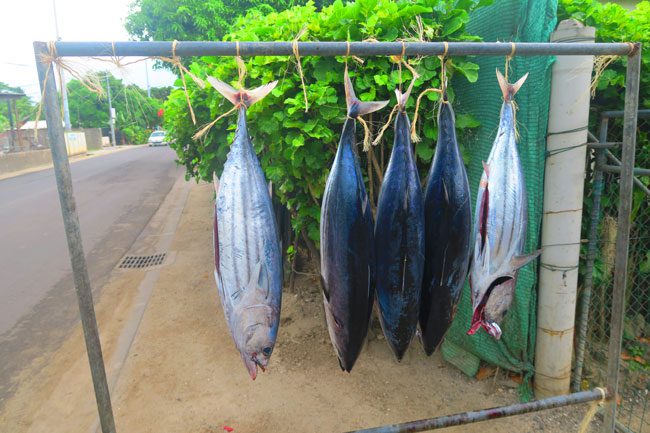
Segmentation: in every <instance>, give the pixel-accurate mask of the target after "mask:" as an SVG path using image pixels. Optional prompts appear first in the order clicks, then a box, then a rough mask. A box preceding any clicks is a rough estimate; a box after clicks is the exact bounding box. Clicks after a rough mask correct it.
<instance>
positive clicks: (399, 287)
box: [375, 83, 424, 361]
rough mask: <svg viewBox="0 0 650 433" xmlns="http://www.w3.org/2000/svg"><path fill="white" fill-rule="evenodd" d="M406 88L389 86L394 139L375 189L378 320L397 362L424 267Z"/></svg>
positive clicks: (409, 334) (413, 320)
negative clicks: (392, 94) (392, 91)
mask: <svg viewBox="0 0 650 433" xmlns="http://www.w3.org/2000/svg"><path fill="white" fill-rule="evenodd" d="M412 87H413V83H411V85H410V86H409V88H408V90H407V91H406V93H404V94H402V93H401V92H400V91H399V90H397V89H395V94H396V95H397V104H398V108H397V118H396V119H395V139H394V143H393V150H392V153H391V156H390V161H389V162H388V167H387V169H386V174H385V176H384V180H383V183H382V185H381V190H380V192H379V201H378V203H377V223H376V224H375V251H376V259H377V268H376V269H377V271H376V281H377V301H378V305H379V319H380V323H381V327H382V329H383V331H384V335H385V336H386V341H387V342H388V344H389V346H390V348H391V349H392V350H393V353H394V354H395V356H396V357H397V360H398V361H399V360H401V359H402V357H403V356H404V352H406V349H407V348H408V346H409V343H410V342H411V339H412V338H413V334H414V333H415V329H416V327H417V321H418V309H419V305H420V289H421V286H422V270H423V265H424V212H423V206H422V189H421V187H420V176H419V175H418V170H417V166H416V162H415V156H414V155H413V147H412V146H411V138H410V130H411V127H410V124H409V118H408V116H407V115H406V112H405V106H406V102H407V100H408V98H409V95H410V93H411V89H412Z"/></svg>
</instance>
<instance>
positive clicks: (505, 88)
mask: <svg viewBox="0 0 650 433" xmlns="http://www.w3.org/2000/svg"><path fill="white" fill-rule="evenodd" d="M526 78H528V72H526V75H524V76H523V77H521V78H520V79H519V80H518V81H517V82H516V83H515V84H510V83H508V82H507V81H506V78H505V77H504V76H503V74H502V73H501V71H499V69H498V68H497V80H498V81H499V87H500V88H501V93H502V94H503V99H504V100H505V101H511V100H512V97H513V96H515V93H517V92H518V91H519V89H520V88H521V86H523V84H524V81H526Z"/></svg>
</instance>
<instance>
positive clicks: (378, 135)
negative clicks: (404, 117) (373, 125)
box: [364, 102, 399, 150]
mask: <svg viewBox="0 0 650 433" xmlns="http://www.w3.org/2000/svg"><path fill="white" fill-rule="evenodd" d="M397 110H399V102H398V103H397V104H395V106H394V107H393V109H392V110H391V111H390V114H389V115H388V120H387V121H386V123H384V126H382V127H381V129H380V130H379V132H378V133H377V136H376V137H375V139H374V140H373V141H372V145H373V146H376V145H378V144H379V142H380V141H381V139H382V137H383V136H384V132H386V130H387V129H388V127H389V126H390V124H391V122H392V121H393V116H394V115H395V113H396V112H397ZM368 149H369V148H368ZM364 150H366V148H365V146H364Z"/></svg>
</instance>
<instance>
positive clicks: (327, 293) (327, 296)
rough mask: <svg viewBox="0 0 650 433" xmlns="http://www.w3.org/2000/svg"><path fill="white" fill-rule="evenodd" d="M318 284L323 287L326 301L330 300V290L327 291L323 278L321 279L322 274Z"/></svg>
mask: <svg viewBox="0 0 650 433" xmlns="http://www.w3.org/2000/svg"><path fill="white" fill-rule="evenodd" d="M320 286H321V288H322V289H323V296H325V300H326V301H327V302H329V301H330V292H328V291H327V286H326V285H325V280H324V279H323V276H322V275H321V276H320Z"/></svg>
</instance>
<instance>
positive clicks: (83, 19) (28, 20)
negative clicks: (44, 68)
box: [0, 0, 175, 101]
mask: <svg viewBox="0 0 650 433" xmlns="http://www.w3.org/2000/svg"><path fill="white" fill-rule="evenodd" d="M131 1H132V0H56V9H57V16H58V22H59V35H60V37H61V39H63V40H68V41H126V40H128V39H129V35H128V33H127V32H126V30H125V29H124V20H125V18H126V16H127V14H128V11H129V4H130V3H131ZM52 5H53V0H0V11H1V12H2V14H1V15H2V24H1V25H0V47H1V48H0V50H1V52H2V56H0V81H2V82H4V83H6V84H9V85H10V86H20V87H22V88H23V89H24V90H25V93H27V94H28V95H29V96H31V97H32V99H33V100H34V101H36V100H37V99H38V97H39V89H38V78H37V75H36V66H35V61H34V49H33V47H32V42H33V41H36V40H39V41H50V40H54V39H56V29H55V25H54V12H53V6H52ZM147 63H148V65H149V83H150V85H151V86H152V87H156V86H169V85H172V84H173V82H174V78H175V77H174V75H173V74H172V73H170V72H168V71H161V70H153V69H152V62H150V61H149V62H147ZM75 65H76V67H78V68H79V69H80V70H86V71H87V70H91V69H94V70H97V69H115V68H109V64H108V63H106V64H105V63H103V62H88V61H84V62H83V63H75ZM145 72H146V70H145V62H140V63H136V64H134V65H130V66H127V67H124V68H122V69H120V70H114V71H113V74H114V75H116V76H118V77H120V78H123V79H124V81H125V82H127V83H135V84H137V85H138V86H140V87H142V88H146V73H145ZM66 79H67V80H70V77H66Z"/></svg>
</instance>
